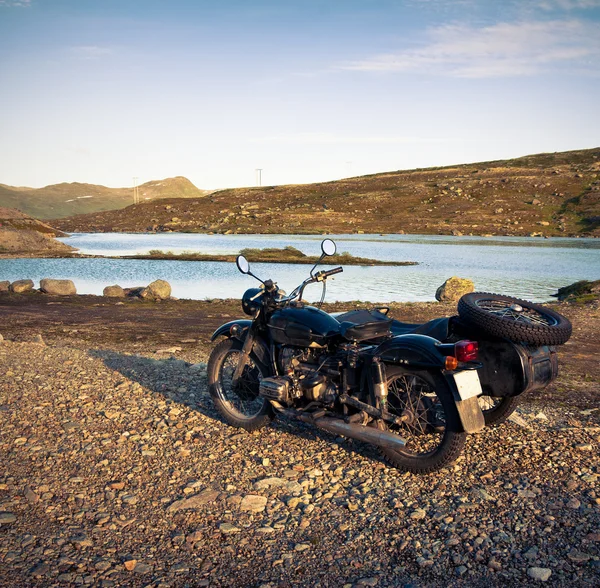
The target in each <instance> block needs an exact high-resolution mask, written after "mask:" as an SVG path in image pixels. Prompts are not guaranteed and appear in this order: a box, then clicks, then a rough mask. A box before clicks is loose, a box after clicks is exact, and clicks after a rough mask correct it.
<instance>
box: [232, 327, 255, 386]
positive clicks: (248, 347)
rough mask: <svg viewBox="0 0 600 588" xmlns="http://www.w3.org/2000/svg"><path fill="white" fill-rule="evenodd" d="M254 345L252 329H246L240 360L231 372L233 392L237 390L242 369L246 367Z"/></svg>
mask: <svg viewBox="0 0 600 588" xmlns="http://www.w3.org/2000/svg"><path fill="white" fill-rule="evenodd" d="M253 345H254V333H253V331H252V327H250V328H249V329H248V332H247V333H246V338H245V339H244V346H243V347H242V354H241V355H240V359H239V361H238V364H237V366H236V368H235V371H234V372H233V377H232V382H231V385H232V387H233V389H234V390H235V389H236V388H237V385H238V382H239V380H240V378H241V376H242V374H243V373H244V368H245V367H246V365H248V359H249V358H250V353H251V352H252V346H253Z"/></svg>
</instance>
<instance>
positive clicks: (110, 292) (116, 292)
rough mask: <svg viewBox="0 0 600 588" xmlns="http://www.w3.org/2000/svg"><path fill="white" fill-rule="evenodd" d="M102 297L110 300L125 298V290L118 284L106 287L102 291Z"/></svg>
mask: <svg viewBox="0 0 600 588" xmlns="http://www.w3.org/2000/svg"><path fill="white" fill-rule="evenodd" d="M102 296H106V297H108V298H125V290H123V288H121V286H119V285H118V284H115V285H114V286H106V288H104V290H102Z"/></svg>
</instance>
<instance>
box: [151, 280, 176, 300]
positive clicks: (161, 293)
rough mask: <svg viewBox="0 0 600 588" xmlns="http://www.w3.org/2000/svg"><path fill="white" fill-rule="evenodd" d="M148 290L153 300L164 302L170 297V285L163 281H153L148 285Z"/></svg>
mask: <svg viewBox="0 0 600 588" xmlns="http://www.w3.org/2000/svg"><path fill="white" fill-rule="evenodd" d="M148 289H149V290H150V292H151V293H152V295H153V296H154V297H155V298H160V299H163V300H165V299H167V298H169V297H170V296H171V284H169V282H167V281H165V280H155V281H154V282H152V283H151V284H148Z"/></svg>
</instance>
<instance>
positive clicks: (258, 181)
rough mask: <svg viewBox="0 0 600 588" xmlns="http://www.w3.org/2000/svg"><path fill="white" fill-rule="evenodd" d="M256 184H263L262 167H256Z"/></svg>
mask: <svg viewBox="0 0 600 588" xmlns="http://www.w3.org/2000/svg"><path fill="white" fill-rule="evenodd" d="M255 171H256V185H257V186H262V168H256V170H255Z"/></svg>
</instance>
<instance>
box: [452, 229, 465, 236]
mask: <svg viewBox="0 0 600 588" xmlns="http://www.w3.org/2000/svg"><path fill="white" fill-rule="evenodd" d="M452 235H453V236H454V237H462V236H463V234H462V233H461V232H460V231H459V230H458V229H452Z"/></svg>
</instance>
